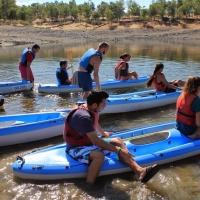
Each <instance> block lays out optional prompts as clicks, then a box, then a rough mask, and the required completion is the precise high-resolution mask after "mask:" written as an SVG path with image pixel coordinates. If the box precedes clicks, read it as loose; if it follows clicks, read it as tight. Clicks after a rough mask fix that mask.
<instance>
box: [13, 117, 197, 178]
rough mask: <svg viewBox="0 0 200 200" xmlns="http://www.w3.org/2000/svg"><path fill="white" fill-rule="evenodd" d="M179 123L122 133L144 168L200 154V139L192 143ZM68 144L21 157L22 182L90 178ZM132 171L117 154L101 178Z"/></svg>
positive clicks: (18, 169)
mask: <svg viewBox="0 0 200 200" xmlns="http://www.w3.org/2000/svg"><path fill="white" fill-rule="evenodd" d="M174 127H175V122H174V121H173V122H165V123H161V124H155V125H151V126H145V127H139V128H135V129H132V130H126V131H123V132H118V133H115V134H113V135H112V137H120V138H122V139H123V140H124V144H125V145H126V146H127V148H128V149H129V151H130V152H131V153H132V154H133V155H135V157H134V159H135V160H136V162H137V163H138V164H139V165H141V166H148V165H152V164H155V163H157V164H165V163H169V162H172V161H176V160H180V159H183V158H188V157H190V156H194V155H197V154H199V153H200V140H192V139H189V138H187V137H186V136H184V135H183V134H181V133H180V132H179V131H178V130H176V129H175V128H174ZM65 149H66V144H65V143H63V144H60V145H56V146H52V147H49V148H45V149H43V150H39V151H36V152H32V153H30V154H28V155H25V156H23V157H21V156H18V158H17V160H16V161H15V162H14V164H13V166H12V167H13V173H14V175H15V176H16V177H19V178H22V179H34V180H56V179H67V178H81V177H86V175H87V171H88V165H86V164H83V163H81V162H79V161H76V160H74V159H72V158H71V157H70V156H69V155H68V154H67V153H66V152H65ZM127 171H131V170H130V168H129V167H127V166H126V165H124V164H123V163H121V162H120V161H119V160H118V158H117V155H116V153H110V154H109V155H108V156H106V157H105V160H104V163H103V165H102V167H101V170H100V173H99V176H102V175H109V174H117V173H122V172H127Z"/></svg>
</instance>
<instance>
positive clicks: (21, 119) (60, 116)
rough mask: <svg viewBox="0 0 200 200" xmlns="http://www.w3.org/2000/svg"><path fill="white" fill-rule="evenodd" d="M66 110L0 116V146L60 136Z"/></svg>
mask: <svg viewBox="0 0 200 200" xmlns="http://www.w3.org/2000/svg"><path fill="white" fill-rule="evenodd" d="M66 115H67V110H66V112H65V113H63V112H43V113H30V114H19V115H6V116H0V146H7V145H13V144H21V143H26V142H33V141H36V140H42V139H46V138H51V137H55V136H59V135H60V136H61V135H62V133H63V126H64V122H65V118H66Z"/></svg>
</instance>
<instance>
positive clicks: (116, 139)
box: [111, 138, 123, 147]
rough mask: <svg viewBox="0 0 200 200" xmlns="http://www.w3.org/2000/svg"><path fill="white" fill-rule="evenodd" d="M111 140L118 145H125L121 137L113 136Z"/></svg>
mask: <svg viewBox="0 0 200 200" xmlns="http://www.w3.org/2000/svg"><path fill="white" fill-rule="evenodd" d="M111 142H112V143H113V144H115V145H116V146H120V147H121V146H122V145H123V141H122V139H121V138H113V139H112V141H111Z"/></svg>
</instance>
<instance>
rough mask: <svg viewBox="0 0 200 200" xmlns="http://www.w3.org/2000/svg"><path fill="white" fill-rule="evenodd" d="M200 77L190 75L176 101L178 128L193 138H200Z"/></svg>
mask: <svg viewBox="0 0 200 200" xmlns="http://www.w3.org/2000/svg"><path fill="white" fill-rule="evenodd" d="M199 96H200V77H194V76H190V77H189V78H188V80H187V82H186V84H185V86H184V88H183V92H182V94H181V95H180V96H179V98H178V100H177V102H176V128H177V129H178V130H179V131H180V132H181V133H183V134H184V135H186V136H187V137H189V138H191V139H199V138H200V97H199Z"/></svg>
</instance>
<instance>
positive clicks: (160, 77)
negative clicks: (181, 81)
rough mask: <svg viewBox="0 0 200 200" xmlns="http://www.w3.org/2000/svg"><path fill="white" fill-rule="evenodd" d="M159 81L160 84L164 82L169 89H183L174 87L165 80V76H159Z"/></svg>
mask: <svg viewBox="0 0 200 200" xmlns="http://www.w3.org/2000/svg"><path fill="white" fill-rule="evenodd" d="M157 81H159V82H161V81H162V82H163V84H164V85H166V86H167V87H169V88H172V89H175V90H176V89H181V88H179V87H177V86H175V85H173V84H170V83H169V82H168V81H167V80H166V78H165V76H164V75H159V76H158V80H157Z"/></svg>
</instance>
